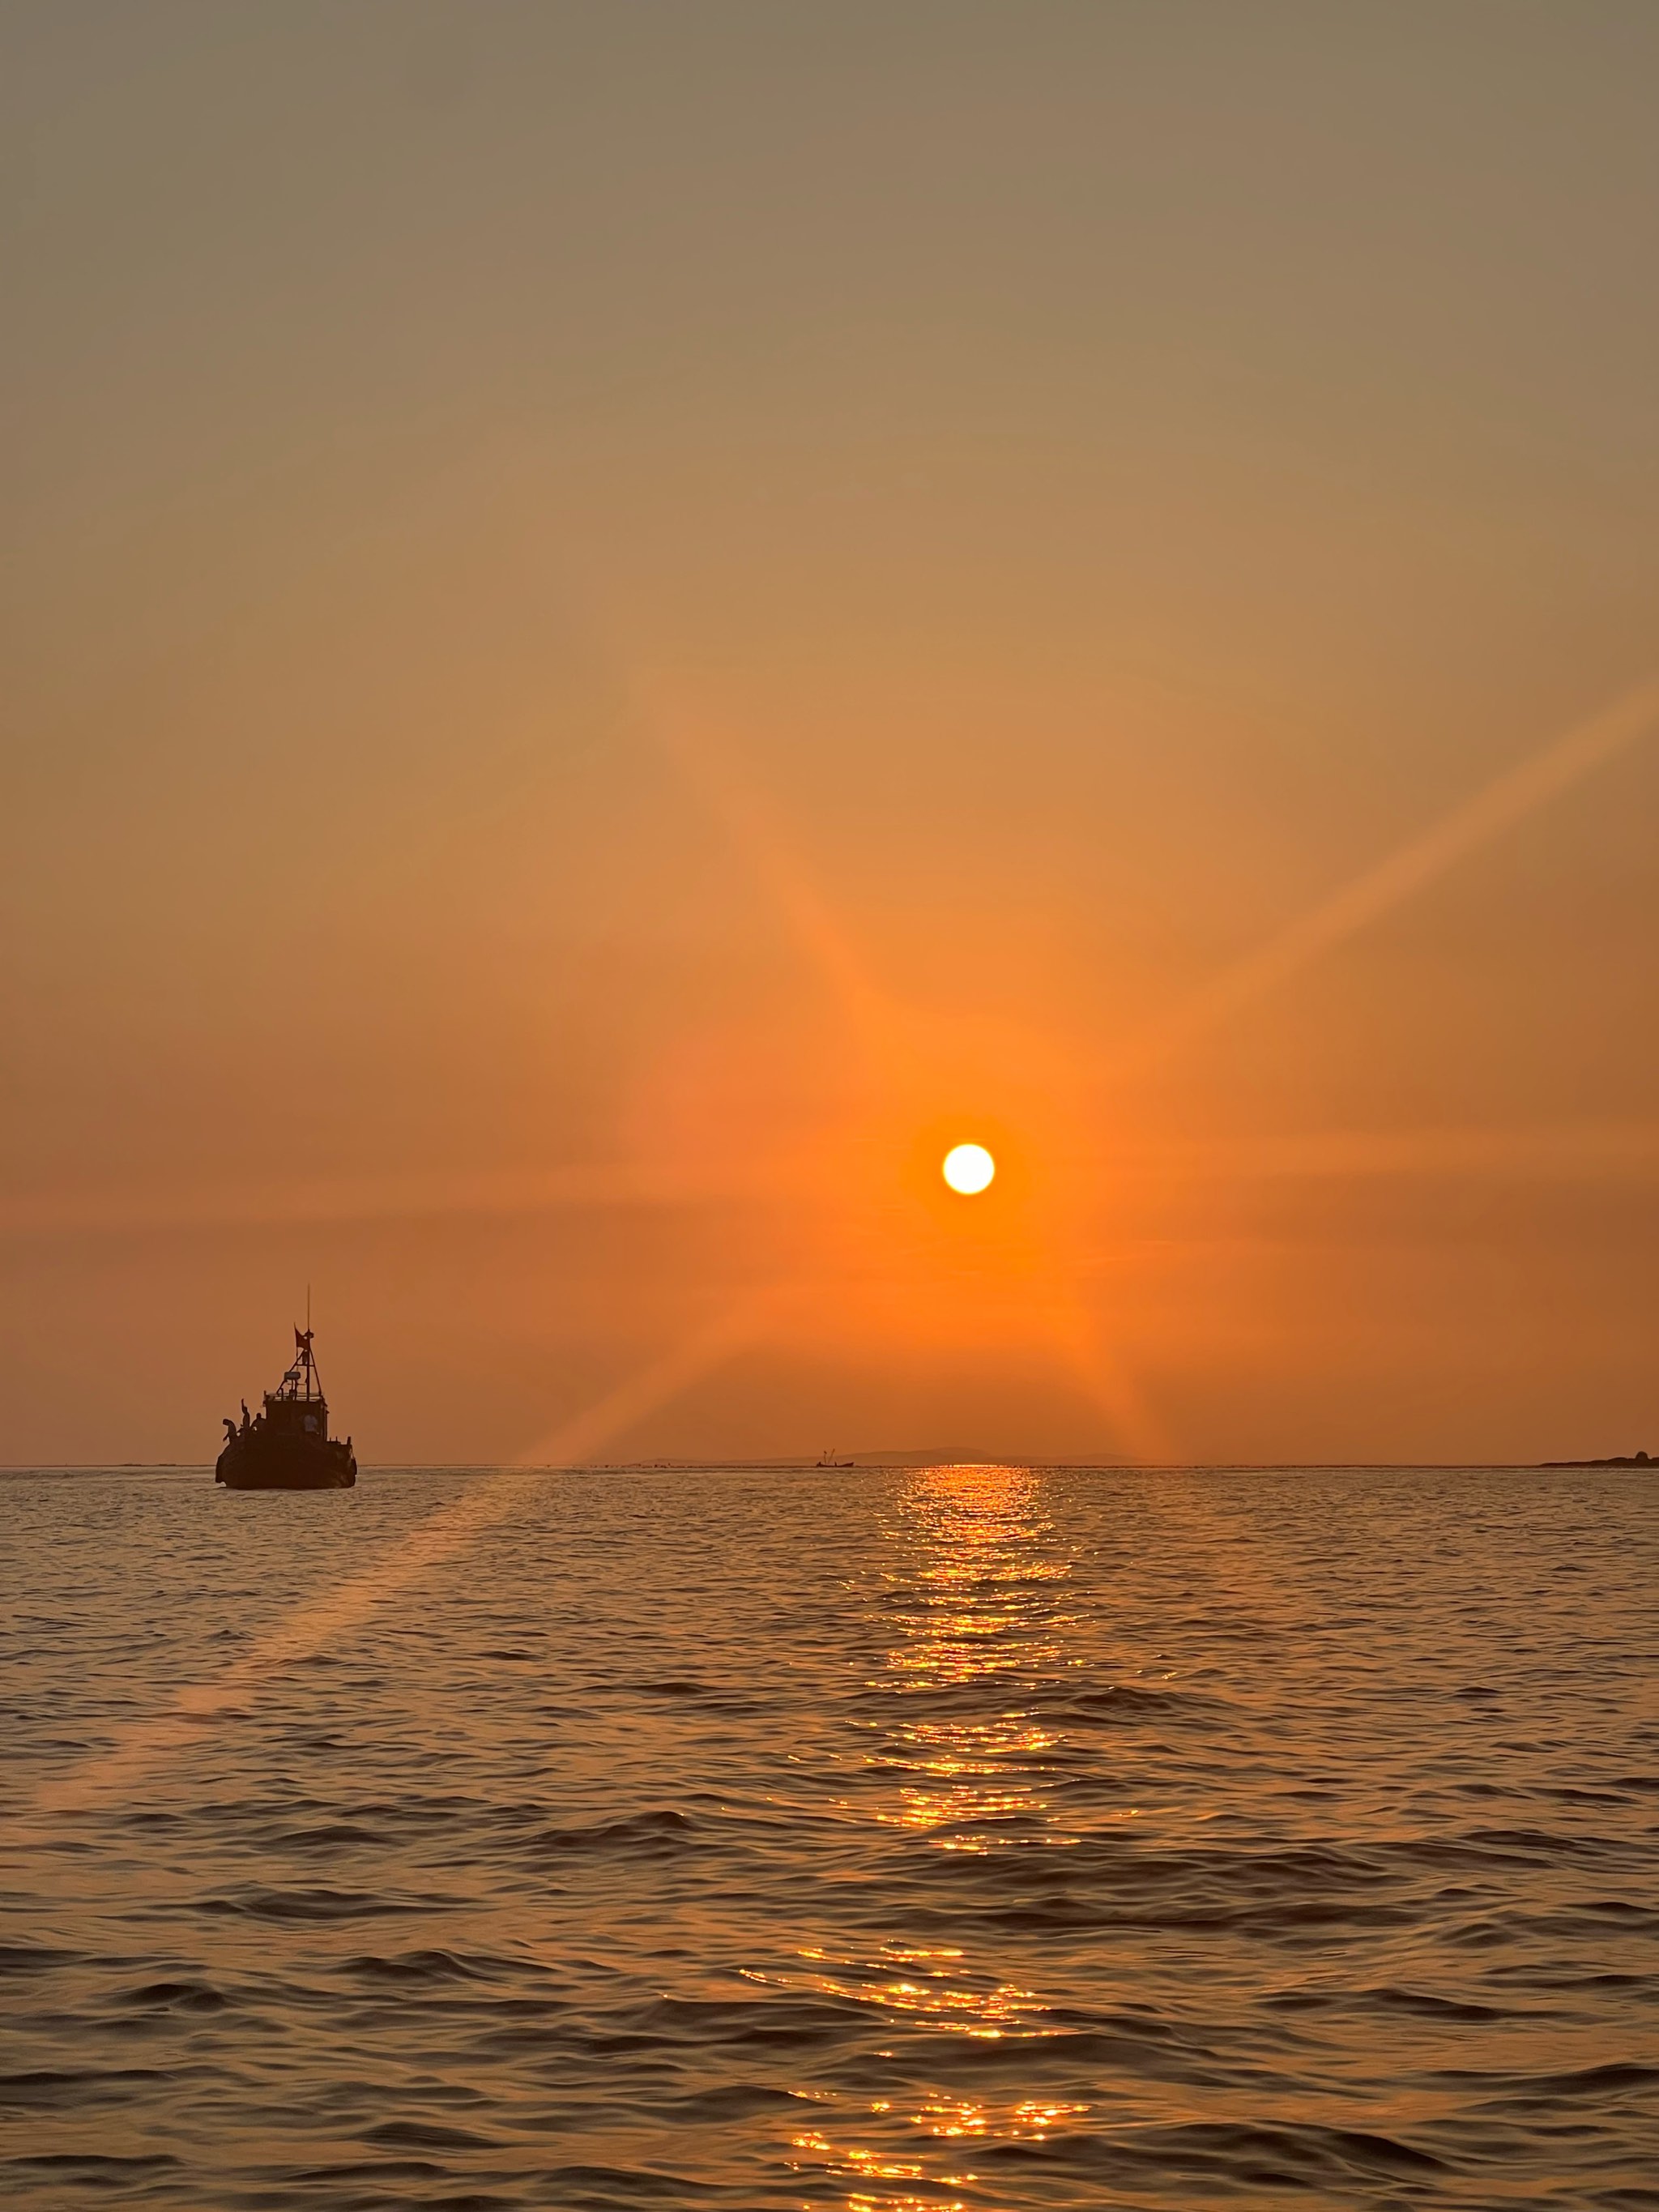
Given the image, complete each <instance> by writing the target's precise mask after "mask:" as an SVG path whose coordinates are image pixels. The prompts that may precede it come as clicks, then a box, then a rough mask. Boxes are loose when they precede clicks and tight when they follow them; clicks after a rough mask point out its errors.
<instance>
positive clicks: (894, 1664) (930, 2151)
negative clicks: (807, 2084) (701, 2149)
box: [757, 1466, 1090, 2212]
mask: <svg viewBox="0 0 1659 2212" xmlns="http://www.w3.org/2000/svg"><path fill="white" fill-rule="evenodd" d="M899 1510H900V1518H899V1520H898V1522H897V1523H896V1525H895V1526H894V1527H893V1528H891V1529H890V1532H889V1533H890V1536H891V1538H892V1540H893V1552H894V1557H895V1562H896V1563H895V1565H893V1566H892V1567H891V1568H890V1570H889V1571H888V1573H887V1577H886V1586H885V1588H884V1590H883V1591H882V1592H881V1593H880V1597H881V1611H882V1615H883V1618H884V1620H886V1621H887V1622H888V1623H889V1624H890V1625H894V1626H896V1639H895V1640H894V1641H893V1642H892V1643H891V1644H890V1645H889V1647H888V1648H887V1650H886V1651H885V1652H884V1656H883V1662H882V1664H881V1667H880V1668H879V1671H878V1672H877V1673H876V1674H873V1675H872V1677H871V1678H870V1679H869V1680H868V1681H867V1682H866V1692H868V1694H869V1696H870V1699H872V1702H873V1703H874V1705H876V1706H877V1708H878V1710H879V1709H880V1708H881V1707H883V1706H885V1707H886V1708H887V1711H886V1712H885V1714H884V1717H880V1718H878V1719H876V1720H874V1721H873V1722H871V1723H868V1726H869V1727H870V1729H871V1731H872V1735H873V1738H874V1740H873V1741H872V1742H871V1743H870V1744H869V1745H868V1746H867V1747H866V1749H865V1750H864V1752H863V1753H862V1755H861V1765H862V1767H863V1769H864V1771H865V1772H866V1774H867V1775H872V1776H874V1777H878V1778H890V1784H891V1786H890V1790H887V1791H886V1792H881V1791H879V1790H878V1791H877V1792H875V1793H873V1795H872V1796H860V1797H857V1798H853V1797H848V1798H844V1799H843V1800H842V1803H841V1809H842V1812H843V1813H844V1814H848V1815H849V1816H851V1817H854V1818H857V1819H872V1820H874V1821H876V1822H877V1823H878V1824H879V1825H881V1826H884V1827H890V1828H893V1829H896V1830H897V1831H898V1832H900V1834H901V1835H906V1834H908V1837H909V1838H911V1839H912V1843H913V1846H914V1847H915V1848H916V1849H919V1850H939V1851H953V1852H971V1853H987V1852H992V1851H996V1850H1032V1849H1044V1848H1048V1849H1053V1848H1062V1847H1064V1846H1065V1845H1066V1844H1068V1843H1070V1842H1072V1841H1073V1840H1075V1839H1074V1838H1073V1837H1071V1836H1070V1835H1068V1834H1067V1832H1066V1830H1065V1828H1064V1826H1063V1825H1062V1824H1061V1823H1060V1821H1059V1820H1057V1819H1056V1818H1055V1815H1054V1807H1053V1804H1052V1802H1051V1796H1050V1790H1051V1784H1052V1779H1053V1764H1052V1755H1053V1754H1054V1752H1055V1751H1056V1750H1057V1749H1058V1747H1059V1738H1058V1737H1057V1735H1055V1733H1054V1731H1053V1730H1052V1729H1049V1728H1048V1727H1047V1726H1045V1725H1044V1724H1043V1723H1042V1720H1041V1719H1040V1717H1038V1715H1037V1713H1036V1711H1035V1710H1034V1706H1033V1692H1035V1691H1036V1690H1037V1689H1038V1688H1039V1686H1042V1685H1043V1684H1045V1683H1052V1682H1054V1680H1056V1679H1057V1678H1059V1677H1060V1676H1061V1675H1063V1674H1065V1673H1066V1670H1067V1668H1069V1667H1070V1666H1071V1665H1072V1664H1073V1662H1072V1660H1071V1659H1070V1658H1069V1657H1068V1655H1067V1652H1066V1628H1067V1626H1068V1616H1067V1613H1066V1596H1067V1589H1066V1584H1067V1582H1068V1579H1069V1577H1070V1575H1071V1571H1072V1565H1071V1559H1070V1557H1069V1554H1068V1553H1067V1552H1066V1549H1065V1547H1064V1546H1063V1544H1062V1542H1061V1541H1060V1537H1059V1535H1058V1533H1057V1531H1056V1530H1055V1528H1054V1526H1053V1524H1052V1522H1050V1520H1049V1518H1048V1515H1047V1514H1046V1512H1045V1510H1044V1507H1043V1499H1042V1482H1041V1480H1040V1478H1039V1477H1038V1476H1036V1474H1032V1473H1031V1472H1030V1471H1029V1470H1027V1469H1025V1468H1014V1467H1000V1466H961V1467H935V1468H927V1469H925V1470H923V1471H921V1472H920V1473H918V1474H916V1475H915V1476H914V1477H913V1478H912V1479H911V1480H910V1481H909V1482H908V1486H906V1488H905V1489H904V1491H903V1492H902V1493H901V1498H900V1507H899ZM757 1978H761V1977H757ZM789 1979H790V1980H791V1981H793V1985H794V1986H796V1987H798V1988H803V1989H807V1990H814V1991H817V1992H819V1993H822V1994H825V1995H829V1996H836V1997H840V1998H842V1999H848V2000H852V2001H854V2002H858V2003H860V2004H864V2005H867V2006H870V2007H872V2008H875V2009H876V2010H877V2011H878V2013H880V2014H883V2015H886V2016H888V2017H890V2019H891V2021H893V2023H894V2026H895V2027H896V2029H899V2030H900V2031H902V2030H904V2029H906V2028H910V2027H915V2028H920V2029H923V2030H925V2031H927V2032H930V2033H943V2034H947V2035H952V2036H960V2037H962V2038H963V2039H968V2040H969V2041H972V2042H976V2043H995V2042H1002V2041H1005V2040H1008V2039H1032V2038H1037V2037H1046V2036H1051V2035H1054V2034H1056V2033H1059V2032H1060V2031H1059V2030H1058V2029H1057V2027H1055V2026H1054V2023H1053V2021H1052V2020H1051V2018H1050V2015H1049V2010H1048V2005H1047V2004H1046V2002H1045V2001H1044V1999H1043V1997H1042V1994H1041V1992H1040V1991H1038V1990H1032V1989H1028V1988H1024V1987H1022V1986H1019V1985H1018V1984H1015V1983H1012V1982H1010V1981H1007V1980H1006V1979H1003V1978H999V1977H996V1976H994V1975H992V1974H988V1973H985V1972H980V1971H977V1970H976V1968H975V1961H974V1959H973V1957H972V1955H971V1954H970V1952H969V1950H968V1949H967V1948H965V1947H964V1946H962V1945H956V1944H947V1943H937V1944H927V1945H924V1944H919V1943H914V1942H912V1943H907V1942H898V1941H892V1942H884V1943H883V1944H881V1945H880V1946H879V1947H878V1948H877V1949H876V1950H875V1951H874V1952H873V1954H869V1955H865V1956H860V1955H857V1954H849V1953H846V1952H833V1951H831V1950H830V1949H829V1948H809V1949H806V1950H804V1951H803V1953H802V1954H801V1964H800V1970H799V1972H798V1973H797V1974H795V1975H794V1976H793V1977H790V1978H789ZM883 2055H886V2054H883ZM803 2094H804V2095H805V2096H807V2097H808V2098H809V2099H811V2100H813V2101H814V2102H816V2103H817V2105H818V2106H819V2111H818V2114H817V2117H816V2118H815V2119H814V2121H813V2122H812V2123H811V2124H807V2125H805V2126H802V2127H800V2128H799V2129H798V2130H796V2132H795V2133H794V2135H793V2137H792V2138H791V2141H790V2143H789V2147H788V2160H789V2163H790V2165H791V2166H793V2169H794V2170H795V2171H796V2172H799V2173H801V2174H802V2175H803V2177H805V2176H808V2175H811V2176H812V2177H813V2178H815V2179H819V2178H823V2177H830V2176H833V2177H835V2178H836V2180H837V2181H839V2182H843V2183H844V2184H845V2185H846V2186H847V2196H846V2198H845V2203H846V2207H847V2212H924V2209H925V2208H926V2212H966V2207H965V2203H964V2201H963V2199H962V2198H960V2197H951V2195H949V2194H948V2192H949V2191H951V2190H952V2189H953V2188H963V2187H968V2186H970V2185H976V2184H978V2183H979V2182H980V2180H981V2177H980V2176H979V2175H978V2174H977V2173H976V2172H975V2171H974V2170H973V2168H972V2164H971V2160H972V2152H973V2148H974V2147H975V2145H976V2144H978V2145H983V2144H986V2143H989V2142H1030V2143H1034V2144H1035V2143H1041V2142H1043V2141H1044V2140H1045V2139H1046V2138H1047V2136H1048V2133H1049V2131H1050V2130H1052V2129H1054V2127H1056V2126H1060V2125H1064V2124H1066V2123H1068V2122H1072V2121H1075V2120H1078V2119H1080V2118H1082V2117H1083V2116H1084V2115H1085V2114H1086V2112H1088V2111H1089V2109H1090V2107H1089V2106H1087V2105H1086V2104H1083V2103H1079V2102H1077V2101H1075V2100H1066V2099H1046V2098H1042V2097H1033V2096H1025V2097H1022V2098H1017V2099H1008V2100H997V2099H995V2098H994V2097H988V2096H987V2097H973V2096H966V2095H963V2094H962V2093H960V2092H959V2091H953V2090H951V2089H949V2088H947V2087H943V2086H939V2087H933V2088H928V2089H926V2090H924V2091H923V2092H922V2093H920V2094H919V2093H917V2091H916V2090H915V2087H908V2088H906V2087H899V2086H898V2085H895V2090H894V2093H893V2095H892V2096H890V2097H875V2098H872V2099H870V2100H867V2102H866V2104H865V2105H864V2106H862V2107H858V2106H853V2105H851V2104H850V2103H848V2101H847V2100H842V2099H831V2098H829V2097H828V2096H826V2095H824V2094H823V2093H821V2092H817V2091H815V2090H812V2089H811V2088H808V2089H806V2090H804V2091H803ZM896 2123H902V2124H904V2125H905V2126H907V2127H908V2130H909V2131H910V2133H909V2135H908V2138H907V2139H906V2141H905V2142H904V2143H903V2145H902V2147H896V2145H895V2143H894V2142H893V2141H892V2136H893V2132H894V2129H895V2124H896ZM881 2138H885V2140H881ZM942 2191H943V2192H947V2193H945V2194H941V2192H942ZM975 2201H976V2202H977V2203H981V2204H982V2203H985V2201H986V2199H985V2197H984V2195H983V2193H982V2191H981V2193H980V2194H979V2195H978V2196H977V2197H976V2199H975Z"/></svg>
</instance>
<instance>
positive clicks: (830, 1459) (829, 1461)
mask: <svg viewBox="0 0 1659 2212" xmlns="http://www.w3.org/2000/svg"><path fill="white" fill-rule="evenodd" d="M852 1464H853V1462H852V1461H851V1460H850V1459H837V1458H836V1448H835V1446H834V1444H826V1445H825V1446H824V1448H823V1452H822V1453H821V1454H820V1455H819V1457H818V1465H819V1466H820V1467H851V1465H852Z"/></svg>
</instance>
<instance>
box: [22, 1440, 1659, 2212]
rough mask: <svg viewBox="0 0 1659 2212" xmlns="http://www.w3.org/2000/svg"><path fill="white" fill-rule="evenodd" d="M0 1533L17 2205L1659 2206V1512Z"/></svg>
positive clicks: (1149, 1479)
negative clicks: (1658, 1969)
mask: <svg viewBox="0 0 1659 2212" xmlns="http://www.w3.org/2000/svg"><path fill="white" fill-rule="evenodd" d="M0 1510H3V1515H4V1543H5V1564H4V1570H3V1582H0V1620H3V1624H4V1636H5V1642H4V1652H3V1676H0V1697H3V1707H0V1710H3V1730H4V1734H3V1742H4V1747H5V1754H6V1755H5V1770H4V1792H5V1803H6V1808H7V1811H8V1815H9V1818H8V1838H7V1846H6V1850H5V1853H4V1858H3V1865H0V1883H3V1896H0V1904H3V1908H4V1910H3V1917H0V1992H3V1994H0V2194H3V2195H4V2196H5V2197H6V2201H7V2202H8V2203H13V2204H16V2205H18V2206H20V2207H34V2206H40V2207H57V2206H62V2205H82V2204H99V2205H126V2204H145V2205H160V2206H167V2207H173V2206H179V2207H187V2206H208V2207H212V2208H215V2212H231V2208H238V2207H244V2206H248V2207H253V2206H258V2207H267V2206H268V2207H272V2208H276V2207H281V2208H289V2207H307V2206H326V2207H331V2208H333V2207H340V2208H348V2207H362V2208H365V2212H367V2208H400V2207H404V2206H428V2205H443V2206H447V2207H450V2208H452V2212H461V2208H470V2207H479V2208H482V2207H486V2206H489V2207H502V2208H506V2207H515V2208H516V2207H532V2206H534V2207H546V2206H551V2207H559V2208H567V2207H568V2208H584V2207H592V2208H599V2207H607V2208H609V2207H618V2208H620V2207H637V2206H653V2207H676V2206H682V2205H684V2206H710V2207H721V2208H745V2212H746V2209H747V2208H753V2209H754V2212H768V2209H769V2208H774V2207H777V2208H781V2207H796V2206H818V2205H836V2206H840V2207H843V2208H847V2212H901V2208H904V2209H905V2212H916V2209H917V2208H921V2207H923V2206H930V2207H937V2206H959V2207H963V2208H967V2207H970V2206H971V2207H1003V2208H1011V2212H1012V2208H1025V2207H1034V2208H1042V2207H1054V2206H1144V2207H1160V2208H1167V2207H1170V2206H1180V2207H1204V2206H1212V2205H1217V2206H1219V2205H1233V2204H1240V2203H1245V2204H1253V2205H1281V2204H1282V2205H1303V2206H1308V2207H1321V2206H1327V2205H1330V2206H1337V2205H1363V2206H1390V2207H1404V2206H1415V2205H1444V2206H1460V2207H1475V2206H1499V2205H1549V2206H1568V2207H1571V2206H1607V2207H1618V2208H1621V2212H1623V2209H1624V2208H1629V2212H1635V2209H1636V2208H1638V2207H1659V2014H1656V2005H1655V1994H1656V1986H1659V1984H1656V1977H1655V1972H1654V1970H1655V1966H1656V1941H1655V1939H1656V1935H1659V1881H1656V1872H1659V1853H1656V1848H1655V1838H1656V1823H1659V1703H1656V1699H1655V1694H1654V1681H1655V1671H1654V1654H1655V1644H1656V1632H1655V1623H1656V1613H1659V1607H1656V1595H1659V1478H1656V1477H1654V1476H1651V1475H1647V1474H1620V1473H1617V1472H1612V1473H1600V1472H1598V1473H1595V1474H1528V1473H1514V1472H1507V1473H1492V1474H1469V1473H1447V1474H1431V1473H1424V1472H1421V1471H1400V1472H1383V1473H1352V1472H1349V1473H1333V1474H1321V1473H1306V1472H1302V1473H1296V1474H1168V1473H1158V1474H1126V1473H1121V1472H1117V1471H1109V1472H1100V1473H1080V1472H1076V1471H1068V1472H1064V1473H1042V1472H1036V1471H1032V1472H1027V1471H1024V1470H1020V1469H1014V1468H934V1469H932V1470H929V1471H927V1472H925V1473H920V1474H908V1473H907V1474H885V1473H884V1474H864V1473H860V1474H846V1473H839V1472H838V1473H834V1474H770V1475H769V1474H760V1473H757V1472H755V1471H753V1470H743V1471H734V1472H731V1473H714V1474H710V1473H706V1472H697V1473H649V1474H641V1473H630V1474H605V1475H599V1474H574V1475H573V1474H537V1475H532V1476H522V1475H520V1476H509V1477H490V1476H483V1475H477V1474H432V1473H423V1474H376V1473H374V1472H371V1473H369V1474H368V1475H366V1476H365V1478H364V1480H363V1481H362V1484H361V1486H359V1488H358V1489H357V1490H356V1492H336V1493H331V1494H326V1495H319V1496H311V1497H297V1498H296V1497H281V1496H259V1495H253V1496H247V1495H244V1496H235V1495H231V1494H228V1493H225V1492H218V1491H216V1490H215V1488H214V1486H213V1485H212V1483H211V1482H210V1480H208V1479H207V1478H206V1477H204V1476H203V1475H199V1474H197V1475H191V1476H185V1475H181V1474H137V1475H135V1474H121V1475H109V1476H103V1475H97V1476H94V1475H85V1474H82V1475H58V1476H25V1477H15V1478H11V1479H8V1480H4V1481H0Z"/></svg>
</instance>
